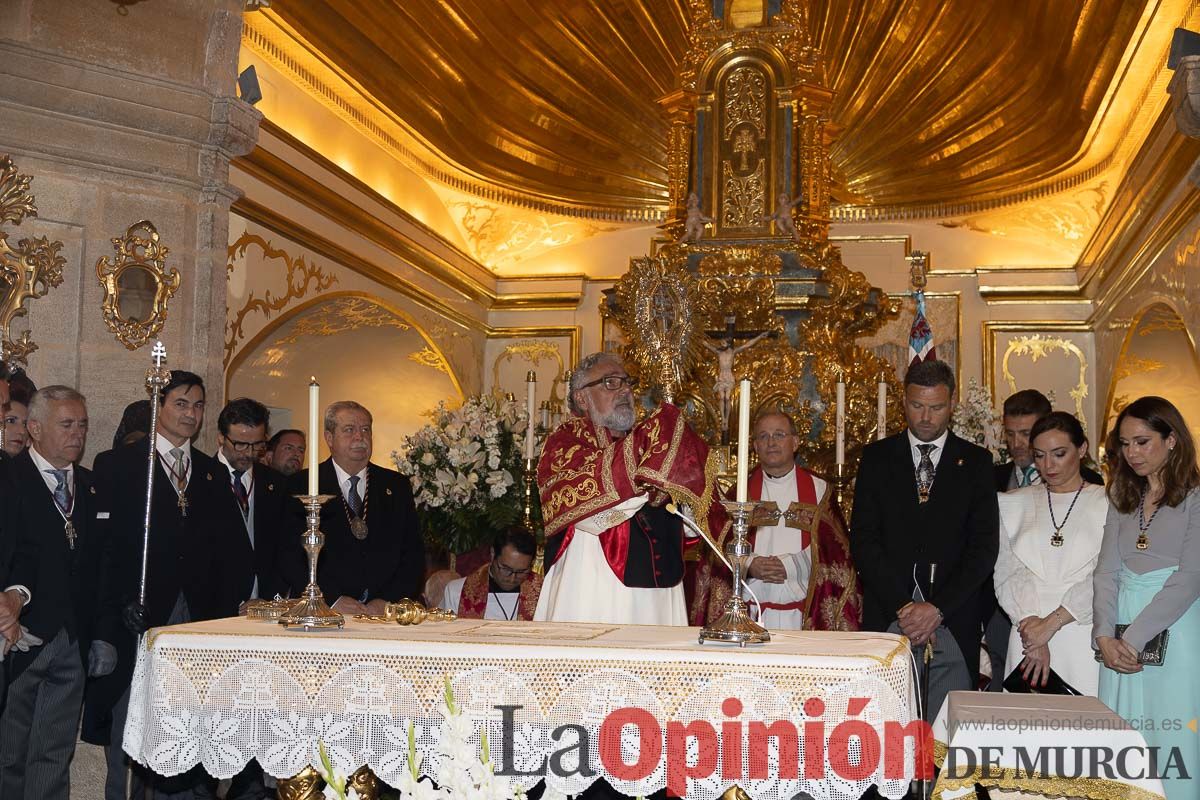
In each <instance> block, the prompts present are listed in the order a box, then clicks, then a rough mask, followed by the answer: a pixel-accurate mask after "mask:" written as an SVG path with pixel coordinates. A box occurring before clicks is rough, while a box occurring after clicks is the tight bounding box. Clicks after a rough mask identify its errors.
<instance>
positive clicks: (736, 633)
mask: <svg viewBox="0 0 1200 800" xmlns="http://www.w3.org/2000/svg"><path fill="white" fill-rule="evenodd" d="M721 505H723V506H725V510H726V511H728V512H729V516H730V517H731V518H732V520H733V530H732V532H731V534H730V536H729V539H728V540H727V541H726V542H725V558H726V560H727V561H728V562H729V570H730V572H731V573H732V583H733V585H732V587H731V591H730V594H729V599H728V600H726V601H725V608H724V609H723V610H722V613H721V616H719V617H717V619H715V620H713V621H712V622H711V623H709V624H708V625H706V626H705V627H704V628H702V629H701V630H700V644H704V643H705V642H732V643H734V644H737V645H739V646H741V647H745V646H746V645H748V644H763V643H765V642H769V641H771V633H770V631H768V630H767V629H766V628H764V627H763V626H762V625H760V624H758V623H757V622H755V621H754V620H752V619H751V618H750V607H749V606H748V605H747V604H746V601H745V600H744V599H742V587H743V586H744V585H745V571H746V561H747V559H748V557H749V556H750V554H751V552H753V551H752V549H751V547H750V541H749V540H748V539H747V538H746V534H747V533H748V532H749V530H750V518H751V517H752V516H753V515H754V510H755V509H756V508H758V507H759V506H760V505H762V503H760V502H759V501H757V500H747V501H745V502H738V501H737V500H722V501H721Z"/></svg>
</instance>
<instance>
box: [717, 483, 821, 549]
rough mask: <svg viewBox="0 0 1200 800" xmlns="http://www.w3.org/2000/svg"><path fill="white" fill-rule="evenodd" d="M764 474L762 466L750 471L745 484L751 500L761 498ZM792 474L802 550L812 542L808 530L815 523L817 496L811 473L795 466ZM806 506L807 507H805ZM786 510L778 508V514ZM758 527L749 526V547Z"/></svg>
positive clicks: (752, 543) (752, 542) (786, 510)
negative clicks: (793, 476)
mask: <svg viewBox="0 0 1200 800" xmlns="http://www.w3.org/2000/svg"><path fill="white" fill-rule="evenodd" d="M765 474H766V473H765V472H763V469H762V467H755V468H754V471H753V472H751V473H750V478H749V480H748V481H747V484H746V492H747V496H748V497H749V498H750V499H751V500H761V499H762V485H763V475H765ZM792 474H794V475H795V476H796V502H797V503H798V504H799V505H800V506H801V508H799V509H796V511H797V512H798V513H799V514H800V515H801V516H802V520H801V525H803V527H802V528H801V529H800V549H802V550H803V549H804V548H806V547H808V546H809V544H810V543H811V542H812V532H811V531H810V528H813V527H815V526H816V525H815V523H816V521H817V519H816V513H815V512H816V510H817V501H818V500H819V498H818V497H817V482H816V481H814V480H813V476H812V473H811V472H809V471H808V470H806V469H800V468H799V467H796V468H795V469H794V470H793V471H792ZM732 496H733V495H732V494H730V495H729V497H730V498H732ZM806 506H807V508H805V507H806ZM788 511H792V509H787V508H781V509H779V513H780V514H784V513H785V512H788ZM754 521H755V520H753V519H752V520H751V522H754ZM760 524H761V523H760ZM789 527H791V526H789ZM758 528H759V526H758V525H755V526H752V527H751V528H750V533H749V534H748V535H747V536H746V538H747V539H748V540H749V542H750V546H751V547H754V535H755V534H756V533H758Z"/></svg>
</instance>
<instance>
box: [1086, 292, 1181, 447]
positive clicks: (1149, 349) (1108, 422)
mask: <svg viewBox="0 0 1200 800" xmlns="http://www.w3.org/2000/svg"><path fill="white" fill-rule="evenodd" d="M1143 395H1158V396H1160V397H1165V398H1166V399H1168V400H1170V401H1171V402H1172V403H1174V404H1175V406H1176V407H1177V408H1178V409H1179V411H1180V412H1181V413H1182V414H1183V418H1184V419H1185V420H1186V421H1187V423H1188V427H1190V428H1191V429H1192V433H1193V435H1198V434H1200V358H1197V355H1196V347H1195V345H1194V344H1193V342H1192V337H1191V334H1190V333H1189V332H1188V329H1187V325H1186V324H1184V321H1183V319H1182V318H1181V317H1180V316H1179V313H1178V312H1177V311H1176V310H1175V309H1174V308H1172V307H1171V306H1169V305H1167V304H1166V303H1162V302H1158V303H1153V304H1151V305H1149V306H1146V307H1145V308H1143V309H1142V310H1141V311H1140V312H1138V314H1137V316H1135V317H1134V319H1133V324H1131V325H1130V326H1129V331H1128V332H1127V333H1126V335H1125V342H1124V344H1123V345H1122V346H1121V352H1120V354H1119V355H1118V356H1117V360H1116V363H1114V364H1113V369H1112V377H1111V378H1110V380H1109V385H1108V399H1107V402H1106V405H1105V409H1104V420H1105V424H1104V430H1105V431H1108V430H1109V428H1110V427H1111V426H1112V423H1113V422H1114V421H1115V420H1116V417H1117V414H1119V413H1120V412H1121V409H1123V408H1124V407H1125V406H1126V405H1128V404H1129V403H1130V402H1131V401H1133V400H1136V399H1137V398H1139V397H1142V396H1143Z"/></svg>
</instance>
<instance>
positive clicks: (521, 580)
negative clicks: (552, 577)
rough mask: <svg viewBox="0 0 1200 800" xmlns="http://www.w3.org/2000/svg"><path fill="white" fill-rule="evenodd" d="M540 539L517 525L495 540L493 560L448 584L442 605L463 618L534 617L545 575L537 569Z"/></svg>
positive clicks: (505, 618)
mask: <svg viewBox="0 0 1200 800" xmlns="http://www.w3.org/2000/svg"><path fill="white" fill-rule="evenodd" d="M536 556H537V541H536V540H535V539H534V538H533V534H531V533H530V532H529V531H527V530H525V529H524V528H523V527H520V526H514V527H512V528H509V529H508V530H507V531H504V532H503V533H501V534H500V535H499V536H497V537H496V539H495V541H493V542H492V559H491V561H489V562H487V563H486V564H481V565H480V566H479V568H478V569H476V570H475V571H473V572H472V573H471V574H470V575H467V576H466V577H465V578H458V579H456V580H452V581H450V582H449V583H447V584H446V588H445V589H444V590H443V597H442V600H441V605H442V608H444V609H447V610H448V611H454V612H457V613H458V616H459V617H460V618H462V619H497V620H499V619H504V620H525V621H526V622H528V621H529V620H531V619H533V612H534V609H536V608H537V603H538V596H539V595H540V594H541V592H542V576H541V575H538V574H537V573H536V572H534V571H533V559H534V558H535V557H536Z"/></svg>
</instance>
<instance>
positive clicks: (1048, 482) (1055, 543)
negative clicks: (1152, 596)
mask: <svg viewBox="0 0 1200 800" xmlns="http://www.w3.org/2000/svg"><path fill="white" fill-rule="evenodd" d="M1030 439H1031V442H1032V445H1033V455H1034V462H1035V463H1036V465H1037V468H1038V473H1039V474H1040V475H1041V477H1042V483H1041V484H1035V485H1032V486H1026V487H1024V488H1021V489H1017V490H1016V491H1012V492H1008V493H1007V494H1001V495H1000V496H999V501H1000V555H999V557H998V558H997V559H996V572H995V576H996V577H995V580H996V597H997V598H998V599H999V601H1000V606H1001V608H1003V609H1004V611H1005V612H1006V613H1007V614H1008V615H1009V616H1010V617H1011V618H1012V620H1013V622H1014V623H1015V624H1014V626H1013V629H1012V633H1011V634H1010V636H1009V641H1008V659H1007V663H1006V664H1005V668H1004V669H1005V673H1004V674H1005V676H1007V675H1008V674H1009V673H1011V672H1012V670H1013V669H1015V668H1017V667H1018V666H1019V667H1020V669H1021V674H1022V675H1024V676H1025V677H1026V678H1028V679H1029V680H1030V681H1031V682H1033V683H1034V685H1035V686H1040V685H1043V684H1044V681H1045V677H1046V676H1047V675H1048V673H1049V670H1050V669H1053V670H1054V671H1055V672H1056V673H1057V674H1058V676H1059V677H1061V678H1062V679H1063V680H1064V681H1066V682H1067V683H1069V684H1070V685H1071V686H1073V687H1074V688H1076V689H1078V690H1079V691H1080V692H1083V693H1084V694H1088V695H1095V694H1096V691H1097V686H1098V683H1099V676H1100V667H1099V665H1098V664H1097V663H1096V661H1095V659H1094V658H1093V655H1092V644H1091V626H1092V573H1093V572H1094V571H1095V569H1096V562H1097V559H1098V558H1099V555H1100V542H1101V540H1102V539H1103V537H1104V521H1105V519H1106V517H1107V515H1108V498H1107V496H1106V495H1105V493H1104V488H1103V487H1101V486H1096V485H1094V484H1091V483H1088V482H1087V481H1085V480H1084V479H1083V477H1082V475H1081V474H1080V460H1081V459H1082V458H1084V457H1085V456H1086V455H1087V439H1086V438H1085V437H1084V434H1083V428H1082V426H1081V425H1080V424H1079V421H1078V420H1077V419H1075V417H1073V416H1071V415H1070V414H1067V413H1065V412H1062V411H1056V412H1054V413H1052V414H1050V415H1049V416H1047V417H1043V418H1042V419H1040V420H1038V422H1037V423H1036V424H1035V425H1034V427H1033V430H1032V432H1031V435H1030ZM1001 677H1002V678H1003V677H1004V676H1001Z"/></svg>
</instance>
